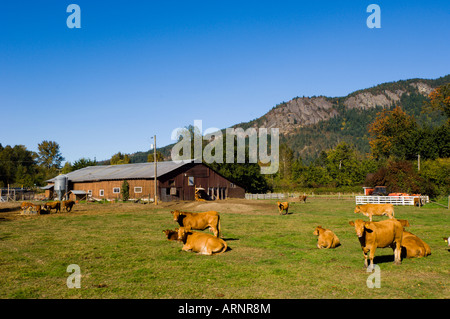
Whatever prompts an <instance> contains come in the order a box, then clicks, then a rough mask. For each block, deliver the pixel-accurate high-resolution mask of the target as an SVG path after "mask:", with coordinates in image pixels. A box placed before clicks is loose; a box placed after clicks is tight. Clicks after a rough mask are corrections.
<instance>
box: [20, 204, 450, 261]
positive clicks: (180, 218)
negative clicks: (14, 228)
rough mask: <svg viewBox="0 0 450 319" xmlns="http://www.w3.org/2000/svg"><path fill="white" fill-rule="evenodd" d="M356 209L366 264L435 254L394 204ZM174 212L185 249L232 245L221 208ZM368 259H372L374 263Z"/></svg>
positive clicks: (331, 239) (325, 242)
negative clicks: (381, 254)
mask: <svg viewBox="0 0 450 319" xmlns="http://www.w3.org/2000/svg"><path fill="white" fill-rule="evenodd" d="M300 200H302V201H304V202H306V196H303V197H301V198H300ZM74 205H75V202H74V201H73V200H68V201H61V202H60V201H55V202H48V203H45V204H44V205H43V206H42V207H41V205H35V204H33V203H30V202H23V203H22V205H21V208H22V210H23V211H24V212H25V211H31V210H32V211H34V212H36V213H37V214H41V213H43V212H44V211H45V212H46V213H51V210H53V209H54V210H55V212H56V213H58V212H61V211H62V210H61V209H64V210H65V211H66V212H70V211H71V210H72V208H73V206H74ZM277 207H278V210H279V213H280V214H283V215H284V214H288V210H289V203H288V202H277ZM284 212H285V213H284ZM354 212H355V213H360V214H363V215H364V216H367V217H369V221H364V220H362V219H357V220H355V221H350V222H349V224H350V225H351V226H353V227H354V228H355V231H356V235H357V236H358V240H359V242H360V244H361V249H362V251H363V254H364V265H365V266H366V267H373V259H374V257H375V251H376V249H377V248H388V247H390V248H392V249H393V251H394V263H395V264H401V260H402V258H405V257H406V258H415V257H426V256H428V255H430V254H431V249H430V246H428V244H427V243H425V242H424V241H423V240H422V239H420V238H419V237H417V236H416V235H414V234H412V233H410V232H408V231H406V230H405V227H409V226H410V225H409V222H408V221H407V220H404V219H396V218H395V217H394V206H393V205H392V204H365V205H357V206H356V207H355V210H354ZM171 213H172V216H173V221H174V222H177V223H178V225H179V226H180V227H178V228H175V230H170V229H166V230H163V232H164V233H165V235H166V237H167V239H168V240H174V241H180V242H182V243H183V248H182V250H183V251H192V252H196V253H199V254H202V255H213V254H221V253H223V252H225V251H226V250H227V249H228V245H227V243H226V241H225V240H223V239H222V238H221V236H220V235H221V226H220V214H219V213H218V212H216V211H208V212H203V213H190V212H181V211H177V210H175V211H172V212H171ZM373 216H388V218H389V219H386V220H382V221H379V222H374V221H372V219H373ZM208 228H209V229H210V230H212V232H213V234H214V235H211V234H207V233H203V232H195V231H193V230H205V229H208ZM313 234H314V235H315V236H318V239H317V248H319V249H322V248H324V249H330V248H336V247H339V246H340V245H341V243H340V241H339V238H338V237H337V236H336V234H335V233H334V232H333V231H332V230H330V229H325V228H323V227H322V226H317V227H316V229H315V230H314V232H313ZM444 240H446V241H447V243H448V245H449V246H450V238H444ZM369 252H370V253H369ZM368 259H369V260H370V265H369V262H368Z"/></svg>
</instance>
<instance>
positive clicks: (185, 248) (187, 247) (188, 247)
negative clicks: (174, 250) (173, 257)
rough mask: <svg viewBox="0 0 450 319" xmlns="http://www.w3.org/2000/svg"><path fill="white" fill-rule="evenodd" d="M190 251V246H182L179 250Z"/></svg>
mask: <svg viewBox="0 0 450 319" xmlns="http://www.w3.org/2000/svg"><path fill="white" fill-rule="evenodd" d="M191 249H192V247H191V246H189V245H187V244H186V245H184V246H183V248H181V250H183V251H189V250H191Z"/></svg>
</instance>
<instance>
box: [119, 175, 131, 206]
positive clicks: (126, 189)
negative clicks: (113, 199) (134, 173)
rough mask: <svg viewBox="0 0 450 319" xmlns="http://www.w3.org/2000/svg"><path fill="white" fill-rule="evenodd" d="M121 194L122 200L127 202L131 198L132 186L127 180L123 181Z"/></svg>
mask: <svg viewBox="0 0 450 319" xmlns="http://www.w3.org/2000/svg"><path fill="white" fill-rule="evenodd" d="M120 193H121V194H122V200H123V201H124V202H126V201H127V200H128V199H129V198H130V185H129V184H128V182H127V181H126V180H124V181H123V183H122V187H121V188H120Z"/></svg>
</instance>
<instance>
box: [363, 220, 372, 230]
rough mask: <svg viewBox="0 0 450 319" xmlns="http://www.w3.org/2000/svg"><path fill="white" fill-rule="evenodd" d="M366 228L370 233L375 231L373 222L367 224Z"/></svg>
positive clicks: (365, 224)
mask: <svg viewBox="0 0 450 319" xmlns="http://www.w3.org/2000/svg"><path fill="white" fill-rule="evenodd" d="M364 228H365V229H368V230H370V232H372V231H373V228H374V225H373V224H372V223H371V222H365V223H364Z"/></svg>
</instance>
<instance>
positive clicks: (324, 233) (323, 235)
mask: <svg viewBox="0 0 450 319" xmlns="http://www.w3.org/2000/svg"><path fill="white" fill-rule="evenodd" d="M313 234H314V235H316V236H319V238H318V239H317V248H319V249H322V248H326V249H328V248H336V247H338V246H339V245H340V242H339V238H338V237H337V236H336V235H335V233H333V232H332V231H331V230H329V229H325V228H322V226H317V227H316V230H315V231H314V233H313Z"/></svg>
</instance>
